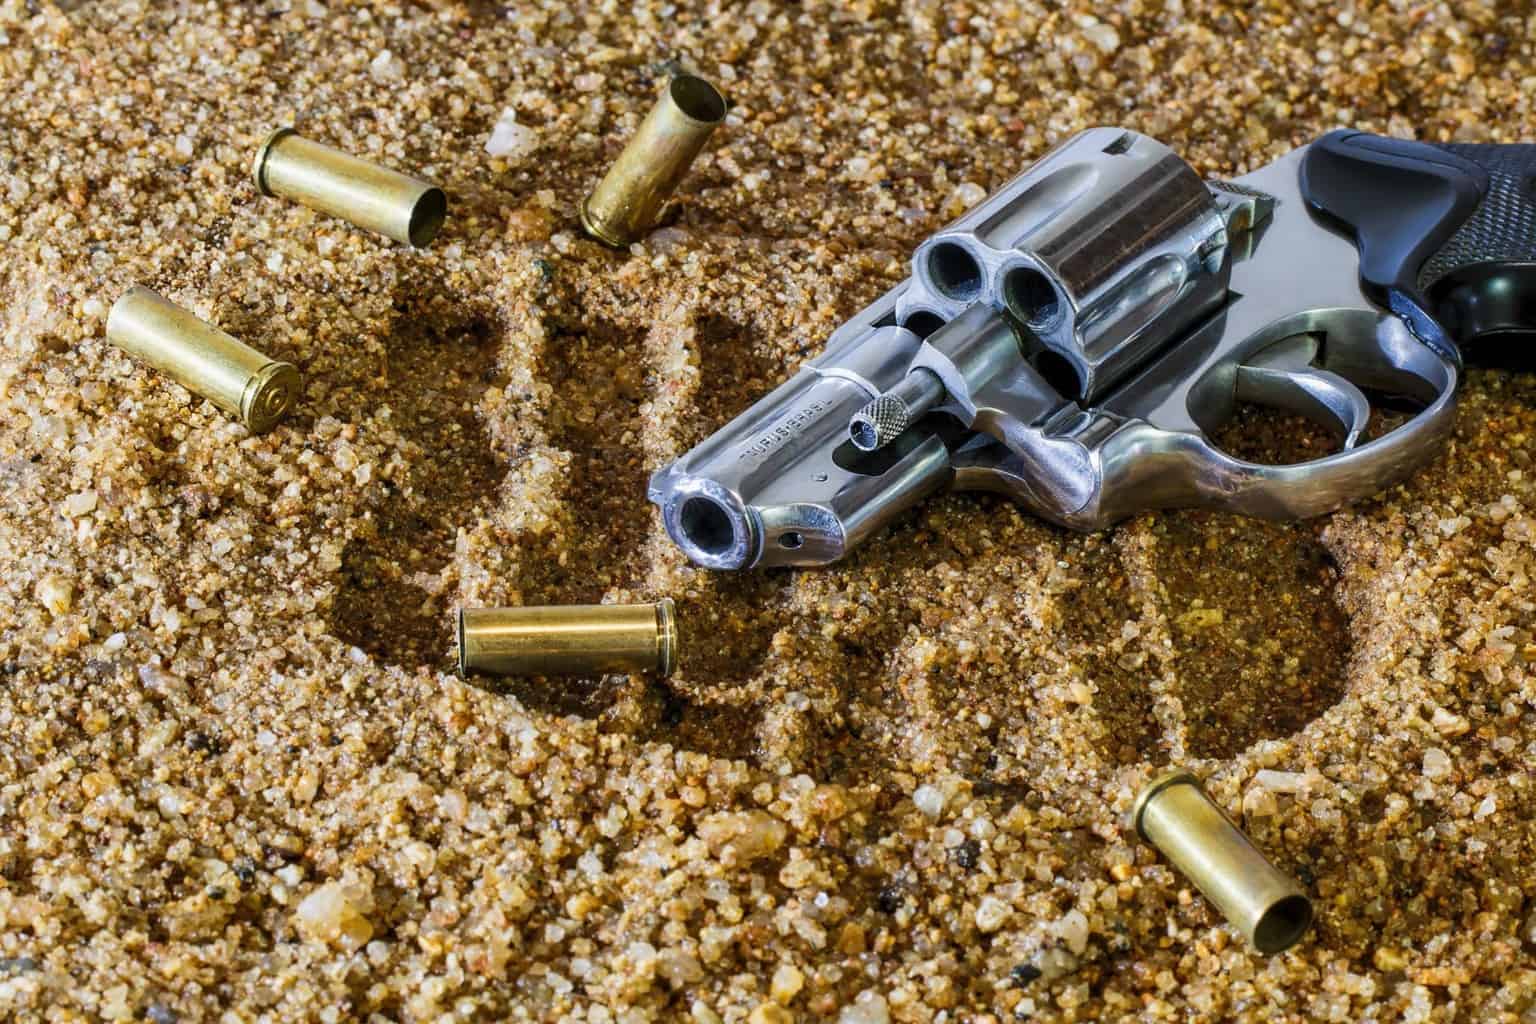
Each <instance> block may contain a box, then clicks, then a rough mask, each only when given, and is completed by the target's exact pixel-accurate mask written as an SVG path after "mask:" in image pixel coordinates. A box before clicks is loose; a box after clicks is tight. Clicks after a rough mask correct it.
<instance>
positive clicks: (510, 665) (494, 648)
mask: <svg viewBox="0 0 1536 1024" xmlns="http://www.w3.org/2000/svg"><path fill="white" fill-rule="evenodd" d="M676 659H677V618H676V616H675V614H674V612H673V607H672V600H671V598H663V599H662V600H660V601H658V602H657V603H655V604H630V605H620V604H590V605H563V606H555V607H543V608H461V609H459V672H460V673H462V674H464V675H468V674H469V673H470V672H488V673H491V674H494V675H535V676H543V675H592V674H599V673H604V672H655V673H656V674H658V675H660V676H666V675H668V674H670V673H671V671H672V667H673V665H674V664H675V662H676Z"/></svg>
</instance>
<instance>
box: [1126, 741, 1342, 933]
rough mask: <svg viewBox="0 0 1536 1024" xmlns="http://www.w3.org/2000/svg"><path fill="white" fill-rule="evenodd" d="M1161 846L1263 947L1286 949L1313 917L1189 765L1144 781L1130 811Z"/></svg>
mask: <svg viewBox="0 0 1536 1024" xmlns="http://www.w3.org/2000/svg"><path fill="white" fill-rule="evenodd" d="M1131 814H1132V816H1133V818H1134V820H1135V824H1136V831H1137V832H1138V833H1139V834H1140V835H1141V837H1142V838H1143V839H1145V840H1146V841H1147V842H1149V843H1151V844H1152V845H1153V846H1155V847H1157V848H1158V850H1160V851H1162V854H1163V856H1165V857H1167V858H1168V859H1169V860H1170V861H1172V862H1173V865H1174V867H1176V868H1178V869H1179V870H1180V871H1182V872H1183V873H1184V874H1185V875H1186V876H1188V877H1189V879H1190V881H1192V882H1194V883H1195V886H1196V888H1198V889H1199V890H1200V891H1201V892H1202V893H1204V894H1205V897H1206V899H1208V900H1210V901H1211V902H1212V903H1214V904H1215V905H1216V906H1217V908H1219V909H1220V910H1221V912H1222V913H1223V914H1224V915H1226V918H1227V920H1229V921H1231V922H1232V924H1233V925H1235V926H1236V927H1237V929H1238V931H1240V932H1242V933H1243V936H1244V937H1245V938H1246V939H1247V940H1248V941H1249V942H1250V943H1251V944H1252V945H1253V947H1254V948H1255V949H1257V950H1258V951H1259V952H1261V953H1278V952H1280V951H1281V950H1284V949H1288V948H1289V947H1290V946H1291V945H1293V944H1294V943H1295V942H1296V940H1297V939H1299V938H1301V936H1302V934H1303V933H1304V932H1305V931H1306V930H1307V927H1308V926H1309V925H1310V924H1311V923H1312V901H1311V900H1309V899H1308V898H1307V895H1306V893H1304V892H1302V891H1301V887H1300V886H1298V885H1297V884H1296V882H1295V881H1294V880H1292V879H1291V878H1290V877H1289V876H1288V875H1286V874H1284V873H1283V872H1281V871H1280V870H1279V869H1278V868H1276V867H1275V866H1274V865H1273V864H1271V863H1270V862H1269V859H1268V858H1267V857H1265V856H1264V855H1263V854H1262V853H1260V852H1259V851H1258V849H1257V848H1255V847H1254V845H1253V844H1252V843H1251V842H1249V841H1248V837H1247V836H1245V835H1244V834H1243V833H1242V831H1241V830H1240V829H1238V827H1237V826H1236V825H1234V824H1233V823H1232V820H1231V819H1230V818H1228V817H1227V816H1226V814H1224V813H1223V812H1222V810H1221V808H1220V807H1218V806H1216V802H1215V801H1213V800H1212V799H1211V798H1210V797H1209V796H1207V795H1206V792H1205V790H1204V789H1203V788H1201V786H1200V782H1199V780H1198V779H1196V778H1195V776H1194V775H1192V774H1190V773H1189V772H1187V771H1171V772H1168V773H1166V774H1164V775H1160V776H1158V777H1157V778H1156V779H1153V780H1152V781H1151V782H1150V783H1148V784H1147V786H1146V788H1144V789H1143V790H1142V791H1141V793H1140V795H1139V796H1137V797H1136V804H1135V807H1134V808H1133V810H1132V812H1131Z"/></svg>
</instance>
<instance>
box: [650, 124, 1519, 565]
mask: <svg viewBox="0 0 1536 1024" xmlns="http://www.w3.org/2000/svg"><path fill="white" fill-rule="evenodd" d="M1533 176H1536V145H1456V144H1445V145H1440V144H1426V143H1418V142H1410V141H1405V140H1400V139H1391V138H1386V137H1383V136H1377V135H1371V134H1368V133H1365V132H1360V131H1350V130H1340V131H1335V132H1332V133H1330V134H1328V135H1325V136H1323V137H1321V138H1319V139H1317V140H1316V141H1314V142H1312V143H1311V144H1309V145H1307V146H1304V147H1302V148H1301V149H1298V150H1295V151H1293V152H1291V153H1289V154H1287V155H1286V156H1283V157H1281V158H1280V159H1278V160H1276V161H1275V162H1274V163H1271V164H1269V165H1268V166H1266V167H1264V168H1262V169H1260V170H1257V171H1255V172H1253V173H1252V174H1249V175H1247V176H1245V177H1242V178H1239V179H1237V180H1235V181H1209V182H1208V181H1204V180H1202V179H1201V177H1200V176H1199V175H1198V174H1197V173H1196V172H1195V171H1194V169H1193V168H1191V167H1190V166H1189V165H1188V164H1187V163H1185V162H1184V160H1183V159H1181V158H1180V157H1179V156H1178V155H1177V154H1176V153H1174V152H1173V151H1172V150H1171V149H1169V148H1168V147H1166V146H1164V145H1162V144H1161V143H1159V142H1157V141H1155V140H1154V139H1152V138H1149V137H1148V136H1145V135H1141V134H1138V133H1136V132H1133V131H1125V130H1122V129H1118V128H1094V129H1090V130H1088V131H1085V132H1082V133H1081V134H1078V135H1076V136H1074V137H1072V138H1071V139H1069V140H1067V141H1066V142H1065V143H1063V144H1062V145H1061V146H1059V147H1057V148H1056V149H1055V150H1053V151H1052V152H1050V153H1049V154H1047V155H1046V156H1045V157H1043V158H1041V159H1040V160H1039V161H1038V162H1036V163H1035V164H1034V165H1033V166H1031V167H1030V168H1028V169H1027V170H1025V171H1024V172H1023V173H1022V174H1020V175H1019V176H1018V177H1016V178H1014V179H1013V180H1011V181H1009V182H1008V183H1007V184H1005V185H1003V186H1002V187H1001V188H1000V189H998V190H997V191H996V192H994V193H993V194H992V195H990V196H989V197H987V198H986V199H985V200H983V201H982V202H980V203H979V204H977V205H976V206H975V207H974V208H972V209H971V210H969V211H968V212H966V213H965V214H964V215H963V216H961V217H960V218H959V219H958V220H956V221H955V222H954V223H952V224H950V225H949V226H948V227H945V228H943V229H942V230H940V231H938V232H937V233H935V234H934V235H932V236H930V237H929V238H927V239H926V240H924V241H923V242H922V244H920V245H919V246H918V247H917V250H916V251H915V252H914V253H913V256H912V265H911V274H910V276H908V277H907V278H906V279H905V280H904V281H902V282H901V283H900V284H898V285H896V287H894V288H892V289H891V290H890V291H889V292H887V293H886V294H884V295H882V296H881V297H880V298H878V299H876V300H875V301H874V302H873V303H872V304H870V305H869V306H868V307H867V308H865V309H864V310H863V311H862V312H860V313H859V314H858V315H856V316H854V317H853V318H852V319H851V320H849V321H848V322H847V323H845V324H843V325H842V326H841V327H839V328H838V329H837V330H836V331H834V332H833V333H832V336H831V337H830V338H829V339H828V341H827V346H826V349H825V351H824V352H823V353H822V354H821V355H820V356H818V357H817V358H815V359H813V360H811V361H809V362H808V363H806V364H805V365H804V366H803V367H802V368H801V369H800V370H799V372H798V373H797V374H796V375H795V376H794V377H793V378H791V379H790V380H788V381H787V382H785V383H784V384H782V385H781V386H779V387H778V388H777V389H776V390H774V391H772V392H771V393H769V394H768V395H767V396H766V397H764V398H762V399H761V400H760V401H758V402H757V403H756V404H755V405H753V406H752V407H751V408H749V409H748V410H747V411H745V412H743V413H742V414H741V415H739V416H737V417H736V418H735V419H734V420H732V421H731V422H730V423H728V424H727V425H726V426H725V427H724V428H722V429H721V430H719V431H718V432H717V433H715V434H714V435H713V436H711V437H709V438H708V439H706V440H705V441H703V442H702V443H701V444H699V445H698V446H697V447H696V448H694V449H693V450H692V451H690V452H688V453H687V454H686V455H684V456H683V457H681V458H679V459H677V460H676V461H675V462H673V463H671V464H670V465H668V466H665V467H663V468H662V469H660V470H658V471H656V472H655V473H654V474H653V475H652V477H651V480H650V485H649V497H650V500H651V501H652V502H654V503H655V504H656V505H657V506H659V507H660V510H661V514H662V519H663V521H664V523H665V525H666V529H667V532H668V533H669V534H670V535H671V537H672V539H673V540H674V541H675V542H676V543H677V544H678V546H679V547H681V548H682V550H683V551H684V552H685V553H686V554H687V555H688V557H689V558H690V559H691V560H692V561H694V562H695V563H697V564H699V565H701V566H706V567H709V568H714V569H742V568H748V567H752V566H783V565H794V566H806V565H824V564H827V563H830V562H833V561H836V560H837V559H839V558H841V557H842V556H843V555H845V554H847V553H848V551H850V550H851V549H852V548H853V547H854V546H855V545H857V544H858V543H859V542H861V541H863V540H864V539H866V538H868V537H869V536H870V535H871V534H873V533H875V532H877V531H879V530H880V529H882V528H883V527H884V526H886V525H887V524H889V523H891V522H892V521H893V520H894V519H896V518H897V517H899V516H900V515H902V513H903V512H904V511H905V510H907V509H908V508H909V507H911V506H912V505H914V504H916V503H918V502H921V501H922V500H923V499H924V498H926V497H927V496H929V495H931V494H933V493H935V492H936V491H938V490H940V489H942V488H946V487H952V488H957V489H975V490H986V491H994V492H1000V493H1002V494H1005V495H1008V496H1009V497H1011V498H1013V499H1014V500H1016V501H1018V502H1020V503H1021V504H1022V505H1024V506H1026V507H1027V508H1029V509H1030V510H1031V511H1033V512H1034V513H1035V514H1037V515H1039V516H1040V517H1042V518H1044V519H1046V520H1049V521H1050V522H1053V523H1057V524H1060V525H1062V526H1065V527H1069V528H1072V529H1076V530H1085V531H1086V530H1100V529H1104V528H1106V527H1108V526H1110V525H1112V524H1114V523H1116V522H1118V521H1120V520H1122V519H1124V518H1126V517H1127V516H1130V515H1133V514H1135V513H1137V512H1141V511H1144V510H1151V509H1165V508H1175V507H1191V506H1207V507H1215V508H1222V509H1228V510H1231V511H1233V512H1237V513H1241V514H1244V515H1250V516H1259V517H1264V518H1269V519H1292V518H1303V517H1308V516H1315V515H1320V514H1322V513H1325V512H1329V511H1331V510H1333V509H1335V508H1337V507H1339V506H1340V505H1342V504H1344V503H1346V502H1349V501H1351V500H1354V499H1357V498H1361V497H1363V496H1366V495H1369V494H1372V493H1373V492H1376V491H1378V490H1380V489H1381V488H1383V487H1385V486H1386V485H1388V484H1389V483H1391V482H1393V481H1395V480H1397V479H1399V478H1401V477H1402V476H1404V475H1405V474H1406V473H1408V472H1409V471H1410V470H1411V469H1412V468H1413V467H1415V466H1416V465H1418V464H1420V463H1422V462H1423V461H1424V460H1426V459H1427V458H1429V457H1430V456H1431V455H1432V454H1433V453H1434V452H1435V451H1436V449H1437V448H1438V446H1439V445H1440V444H1441V442H1442V441H1443V440H1444V439H1445V437H1446V435H1447V434H1448V433H1449V432H1450V430H1451V427H1452V419H1453V417H1454V414H1455V402H1456V390H1457V381H1458V378H1459V376H1460V373H1461V369H1462V359H1461V354H1460V348H1459V346H1461V345H1468V346H1474V345H1475V344H1476V343H1483V344H1497V345H1503V344H1506V343H1509V342H1515V341H1521V340H1527V339H1530V338H1531V337H1532V336H1533V335H1536V192H1533ZM1474 350H1475V349H1469V351H1474ZM1373 398H1374V399H1375V401H1376V403H1377V405H1378V407H1381V406H1390V407H1392V408H1406V409H1407V410H1408V411H1411V412H1412V415H1411V416H1410V417H1409V418H1407V419H1405V420H1403V421H1402V422H1401V423H1400V424H1399V425H1397V426H1395V427H1394V428H1393V429H1391V430H1389V431H1387V432H1385V433H1383V434H1381V436H1372V435H1368V433H1367V426H1368V424H1369V421H1370V417H1371V412H1372V400H1373ZM1242 404H1250V405H1259V406H1267V407H1271V408H1274V409H1278V410H1282V411H1285V412H1288V413H1296V414H1300V415H1303V416H1305V417H1307V418H1309V419H1311V420H1313V421H1314V422H1316V423H1318V424H1320V425H1321V426H1323V427H1325V428H1327V429H1328V430H1330V431H1331V432H1332V434H1333V436H1334V437H1335V439H1336V450H1335V451H1333V452H1332V453H1331V454H1327V455H1326V456H1324V457H1320V458H1316V459H1312V460H1310V461H1306V462H1300V463H1293V464H1283V465H1266V464H1260V463H1256V462H1250V461H1245V460H1243V459H1240V458H1236V457H1234V456H1232V455H1230V454H1228V453H1227V452H1225V451H1223V450H1221V449H1220V448H1219V447H1217V445H1216V444H1214V443H1213V441H1212V436H1213V435H1216V434H1218V432H1219V431H1220V428H1221V427H1222V426H1223V425H1225V424H1226V423H1228V422H1229V421H1231V419H1232V418H1233V416H1234V414H1235V413H1236V411H1237V409H1238V408H1239V407H1240V406H1241V405H1242ZM1374 433H1375V432H1373V434H1374Z"/></svg>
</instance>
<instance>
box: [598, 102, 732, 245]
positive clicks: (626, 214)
mask: <svg viewBox="0 0 1536 1024" xmlns="http://www.w3.org/2000/svg"><path fill="white" fill-rule="evenodd" d="M723 120H725V99H724V98H723V97H721V95H720V93H719V92H717V91H716V90H715V87H714V86H712V85H710V84H709V83H708V82H706V81H704V79H702V78H695V77H694V76H693V75H677V76H675V77H673V79H672V80H671V81H670V82H668V83H667V87H666V89H665V90H663V91H662V94H661V98H660V99H658V100H657V101H656V106H654V107H652V108H651V112H650V113H649V114H647V115H646V117H645V120H644V121H642V122H641V123H640V129H639V130H638V131H636V132H635V137H634V138H632V139H630V140H629V144H628V145H627V146H625V147H624V151H623V152H622V153H620V154H619V158H618V159H617V160H615V161H614V163H613V166H612V167H610V168H608V173H607V174H605V175H603V180H602V181H600V182H598V185H597V188H595V189H593V190H592V194H591V195H589V196H587V198H586V201H585V202H583V203H582V204H581V224H582V226H583V227H584V228H586V230H587V234H589V235H591V236H592V237H593V238H596V239H597V240H598V241H600V242H604V243H606V244H608V245H612V246H616V247H620V248H622V247H623V246H626V245H628V244H629V243H630V242H633V241H635V240H636V239H637V238H639V237H640V236H642V235H644V234H645V233H646V232H647V231H649V230H650V229H651V227H652V226H653V225H655V223H656V219H657V217H659V216H660V215H661V210H662V207H663V206H665V205H666V203H667V199H668V198H669V197H670V196H671V195H672V192H673V190H674V189H676V188H677V185H678V182H680V181H682V180H683V176H684V175H685V174H687V173H688V167H689V165H690V164H692V163H693V159H694V157H696V156H698V155H699V151H700V150H701V149H703V148H704V143H705V142H706V141H707V140H708V139H709V136H710V133H711V132H713V131H714V130H715V128H716V127H717V126H718V125H719V124H720V122H721V121H723Z"/></svg>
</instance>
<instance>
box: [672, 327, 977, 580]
mask: <svg viewBox="0 0 1536 1024" xmlns="http://www.w3.org/2000/svg"><path fill="white" fill-rule="evenodd" d="M887 298H889V297H887ZM888 305H889V302H888V301H887V300H881V302H877V303H876V304H875V306H872V307H871V308H870V310H866V315H865V316H864V317H863V318H860V319H859V320H858V322H855V323H851V324H850V327H849V328H845V329H844V331H842V332H840V334H839V335H838V336H835V337H834V339H833V344H832V345H831V346H830V347H829V349H828V352H827V354H826V355H825V356H823V357H822V358H821V359H818V360H817V361H816V363H814V364H812V365H810V366H807V367H806V368H805V369H803V370H801V372H800V373H799V374H797V375H796V376H795V377H794V378H793V379H791V380H789V381H788V382H786V383H785V384H783V385H781V386H780V387H779V388H778V389H777V390H775V391H774V392H773V393H771V394H770V395H768V396H767V397H766V398H764V399H763V400H762V401H760V402H758V403H757V404H756V405H754V406H752V408H750V409H748V410H747V411H746V412H744V413H742V414H741V415H740V416H738V417H736V419H734V420H732V421H731V422H730V423H729V424H727V425H726V426H725V428H724V429H722V430H721V431H720V432H719V433H717V434H715V435H714V436H713V437H711V438H710V439H709V440H708V441H706V442H704V443H703V444H701V445H700V446H699V447H697V448H695V449H694V450H693V451H691V452H689V453H688V454H687V455H685V456H684V457H682V458H681V459H679V460H677V461H676V462H674V463H673V464H671V465H670V466H667V467H666V468H665V469H662V470H660V471H658V472H657V473H656V474H655V475H654V476H652V477H651V484H650V498H651V501H652V502H654V503H655V504H656V505H657V506H659V507H660V509H661V514H662V521H663V523H664V524H665V525H666V528H667V532H668V533H669V534H670V535H671V536H672V539H673V540H674V541H675V542H676V543H677V545H678V547H680V548H682V549H683V552H684V553H685V554H687V556H688V557H689V559H691V560H692V561H693V562H695V563H696V564H698V565H702V566H705V567H706V568H711V569H745V568H750V567H752V566H758V565H761V566H781V565H825V564H827V563H829V562H834V561H836V560H837V559H839V558H841V557H842V556H843V555H844V554H846V553H847V552H848V551H849V549H851V548H852V547H853V546H854V545H855V544H857V543H858V542H859V541H860V540H862V539H863V538H864V537H866V536H868V535H869V534H870V533H871V532H873V531H875V530H878V529H880V528H881V527H882V526H884V525H885V524H886V523H888V522H890V521H891V520H892V519H893V518H894V517H896V516H898V515H900V514H901V512H903V511H904V510H905V509H906V508H907V507H908V506H910V505H912V504H914V503H916V502H918V501H920V500H922V499H923V498H924V497H926V496H928V495H929V494H932V493H933V492H934V491H936V490H939V489H941V488H943V487H945V486H947V485H948V484H949V482H950V480H951V478H952V476H953V470H952V468H951V466H950V460H949V449H948V447H947V446H946V444H945V441H944V439H943V438H941V437H939V436H938V435H937V434H936V433H934V432H933V431H928V430H925V429H923V427H922V426H921V425H919V426H918V427H916V428H914V429H910V430H907V431H906V432H905V433H903V434H902V436H901V438H900V439H899V440H898V441H896V442H894V443H890V444H888V445H886V446H885V447H883V448H882V449H881V450H880V451H879V452H875V453H872V454H866V453H865V452H861V451H860V450H859V449H858V448H857V447H856V446H855V445H854V444H853V443H852V442H851V441H850V440H849V437H848V424H849V421H850V420H851V419H852V418H853V417H854V415H855V414H856V413H858V412H859V411H860V410H861V409H863V408H864V407H865V406H866V405H867V404H868V403H869V402H870V401H871V400H872V399H874V398H876V397H878V396H879V395H880V394H881V393H882V392H883V391H885V390H887V389H889V388H890V387H891V386H893V385H895V384H896V383H897V382H898V381H900V380H901V379H902V376H903V375H904V373H905V371H906V369H907V367H908V366H909V365H910V363H911V360H912V357H913V354H914V353H915V352H916V351H917V348H918V347H919V345H921V339H919V338H918V337H917V335H915V334H913V333H912V332H911V331H908V330H905V329H904V328H900V327H894V326H889V325H882V326H875V323H874V322H873V321H876V320H878V319H880V318H881V317H882V316H883V314H884V313H885V311H886V310H885V306H888ZM823 367H825V368H826V369H825V370H824V369H823Z"/></svg>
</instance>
